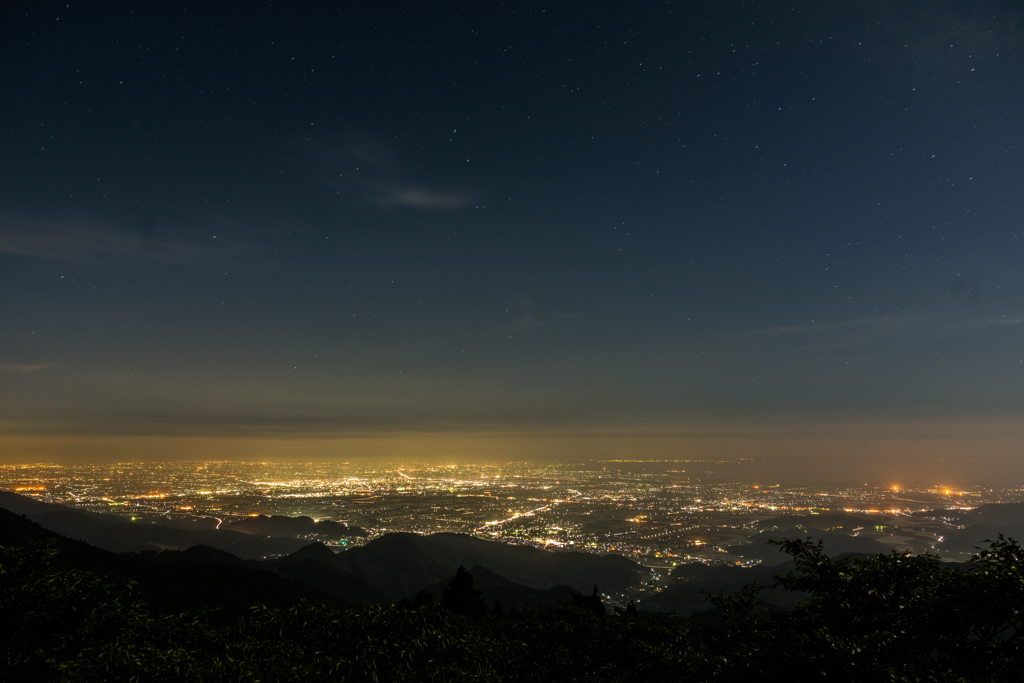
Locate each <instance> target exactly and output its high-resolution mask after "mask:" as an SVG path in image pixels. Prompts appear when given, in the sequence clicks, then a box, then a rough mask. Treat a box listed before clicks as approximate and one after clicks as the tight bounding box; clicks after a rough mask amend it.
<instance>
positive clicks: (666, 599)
mask: <svg viewBox="0 0 1024 683" xmlns="http://www.w3.org/2000/svg"><path fill="white" fill-rule="evenodd" d="M772 547H774V548H777V546H772ZM784 558H785V559H786V562H784V563H781V564H777V565H765V564H761V565H757V566H754V567H738V566H735V565H712V566H709V565H706V564H703V563H700V562H694V563H692V564H684V565H679V566H678V567H676V568H675V569H674V570H673V571H672V578H673V579H674V581H673V582H672V583H671V584H670V585H669V586H668V587H667V588H665V589H664V590H662V591H660V592H658V593H655V594H654V595H652V596H650V597H646V598H643V599H641V600H640V601H639V604H638V605H637V608H638V609H640V610H641V611H642V612H645V613H649V612H675V613H676V614H679V615H681V616H684V617H688V616H691V615H693V614H697V613H701V612H705V611H708V610H710V609H712V608H713V605H712V603H711V602H710V601H709V600H708V596H707V593H711V594H712V595H713V594H715V593H718V592H719V591H725V592H726V593H736V592H737V591H739V590H740V589H741V588H743V586H745V585H747V584H748V583H752V582H754V581H757V582H758V583H760V584H762V585H764V586H766V588H765V590H763V591H762V592H761V594H760V597H761V599H762V600H764V602H765V603H767V604H768V605H771V606H775V607H787V608H788V607H792V606H793V605H795V604H796V602H797V600H800V599H802V598H803V597H805V595H804V594H802V593H796V592H792V591H785V590H783V589H781V588H772V585H773V584H774V583H775V575H776V574H784V573H786V572H788V571H792V570H793V569H794V567H795V565H794V564H793V562H792V560H791V559H790V556H789V555H784Z"/></svg>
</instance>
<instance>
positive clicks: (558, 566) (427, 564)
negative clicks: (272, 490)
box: [334, 533, 643, 604]
mask: <svg viewBox="0 0 1024 683" xmlns="http://www.w3.org/2000/svg"><path fill="white" fill-rule="evenodd" d="M334 564H335V566H337V567H338V568H339V569H341V570H342V571H344V572H345V573H347V574H351V575H353V576H356V577H359V578H361V579H363V580H364V581H366V582H367V583H369V584H370V585H372V586H374V587H375V588H377V589H378V590H380V591H381V592H382V593H384V594H386V595H387V600H388V601H397V600H400V599H401V598H403V597H409V596H412V595H415V593H416V592H417V591H418V590H420V589H422V588H423V587H425V586H431V585H434V584H436V583H438V582H441V581H447V580H449V579H450V578H451V577H452V576H453V575H454V574H455V570H456V569H458V567H459V566H460V565H462V566H466V567H483V568H485V569H489V570H490V571H492V572H494V573H497V574H499V575H500V576H503V577H505V578H506V579H508V580H509V581H511V582H513V583H515V584H519V585H522V586H526V587H528V588H539V589H541V590H547V589H549V588H554V587H555V586H562V585H565V586H571V587H572V588H574V589H576V590H577V591H579V592H581V593H589V592H590V590H591V589H592V588H593V586H594V584H597V585H598V586H601V587H603V588H604V589H605V590H622V589H625V588H626V587H628V586H630V585H634V584H635V583H636V582H637V581H638V579H639V576H640V573H641V571H643V570H642V568H641V567H640V565H638V564H637V563H636V562H633V561H632V560H629V559H626V558H624V557H621V556H618V555H605V556H598V555H589V554H586V553H563V552H550V551H546V550H540V549H538V548H533V547H529V546H511V545H506V544H504V543H499V542H496V541H484V540H481V539H478V538H473V537H472V536H465V535H462V534H434V535H433V536H419V535H417V534H407V533H401V534H387V535H385V536H382V537H380V538H378V539H375V540H373V541H371V542H369V543H367V544H366V545H365V546H363V547H361V548H353V549H351V550H347V551H345V552H343V553H340V554H338V555H337V556H336V559H335V561H334ZM503 604H504V603H503Z"/></svg>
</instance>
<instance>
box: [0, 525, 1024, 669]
mask: <svg viewBox="0 0 1024 683" xmlns="http://www.w3.org/2000/svg"><path fill="white" fill-rule="evenodd" d="M783 546H784V549H785V550H786V551H787V552H789V553H790V554H791V555H792V556H793V558H794V560H795V562H796V565H797V569H796V571H794V572H792V573H791V574H788V575H786V576H783V577H779V583H780V584H781V585H782V586H784V587H786V588H789V589H793V590H800V591H805V592H807V593H810V596H811V597H810V598H809V599H808V600H806V601H804V602H803V603H801V604H800V605H799V606H798V607H796V608H794V609H792V610H789V611H775V610H770V609H767V608H766V607H765V606H764V605H762V604H761V603H759V601H758V599H757V594H758V588H757V587H756V586H751V587H748V588H747V589H745V590H744V591H742V592H741V593H740V594H738V595H734V596H725V595H719V596H716V597H715V598H714V599H713V601H714V602H715V604H716V605H717V606H718V607H719V608H720V614H721V616H720V618H719V619H718V620H717V621H715V622H712V623H710V624H701V625H697V624H687V623H686V622H684V621H683V620H681V619H679V618H677V617H673V616H671V615H662V616H656V617H645V618H637V617H635V616H626V615H616V616H598V615H597V614H596V613H595V610H594V609H593V605H590V604H589V602H588V601H589V600H590V599H591V598H590V597H589V596H588V597H587V598H585V599H583V600H581V601H578V602H577V604H576V605H567V606H565V607H563V608H561V609H549V610H528V611H525V612H522V613H519V614H515V615H510V616H497V615H494V614H488V613H486V612H485V611H484V610H480V609H476V608H468V607H460V608H457V609H454V608H453V609H450V607H453V605H459V604H461V603H460V602H458V601H456V600H455V598H454V597H453V594H449V595H447V600H448V602H449V603H452V604H451V605H449V606H448V607H446V606H445V604H444V602H443V601H442V603H434V602H430V601H421V602H419V603H415V604H407V605H406V606H405V607H401V606H372V607H362V608H356V609H349V610H338V609H333V608H330V607H322V606H313V605H308V604H303V605H300V606H298V607H295V608H292V609H289V610H269V609H266V608H262V607H257V608H254V609H253V610H252V611H251V614H250V615H249V616H247V617H246V618H244V619H241V620H239V621H237V622H235V623H233V624H231V625H229V626H226V627H224V626H215V625H213V623H214V620H212V619H211V618H210V617H211V616H212V615H210V614H208V613H184V614H180V615H176V616H164V617H155V616H153V615H151V614H150V613H149V612H148V611H147V610H146V608H145V606H144V605H143V604H141V603H140V602H137V601H134V600H133V599H132V586H131V585H130V584H128V583H126V582H123V581H119V580H115V579H111V578H107V577H103V576H99V575H96V574H90V573H88V572H79V571H58V570H55V569H53V568H52V559H53V555H54V552H55V551H53V550H52V548H49V547H46V546H33V547H25V548H0V681H5V682H6V681H84V680H89V681H140V682H141V681H196V682H200V681H202V682H206V681H218V682H219V681H225V682H227V681H239V682H242V681H245V682H251V683H255V682H257V681H260V682H270V681H553V680H564V681H611V682H615V681H695V682H696V681H732V680H761V681H773V680H797V681H815V680H821V681H849V682H854V681H908V682H909V681H965V682H967V681H969V682H974V681H978V682H980V681H1015V680H1020V677H1021V674H1020V672H1021V671H1022V670H1024V667H1022V665H1024V650H1022V644H1021V638H1022V635H1021V634H1022V633H1024V623H1022V611H1021V610H1022V607H1024V551H1022V549H1021V548H1020V546H1019V545H1018V544H1017V543H1016V542H1015V541H1010V540H1005V539H1003V538H1002V537H1000V538H999V540H997V541H996V542H994V543H992V544H991V546H990V547H989V548H988V549H987V550H985V551H982V552H981V553H979V555H978V556H976V557H975V558H973V559H972V560H971V561H970V562H969V563H968V564H967V565H966V566H950V565H948V564H943V563H941V562H939V560H938V558H936V557H934V556H929V555H924V556H917V557H913V556H910V555H907V554H899V553H893V554H890V555H879V556H876V557H870V558H858V559H852V560H851V559H833V558H829V557H828V556H826V555H825V554H824V552H823V551H822V548H821V546H820V545H815V544H812V543H809V542H806V541H793V542H788V541H786V542H783ZM462 580H463V582H465V580H466V579H465V577H462ZM456 587H457V585H456V582H454V581H453V588H452V590H453V591H454V590H455V588H456ZM470 588H471V586H470V587H469V588H466V589H465V590H467V591H468V590H469V589H470Z"/></svg>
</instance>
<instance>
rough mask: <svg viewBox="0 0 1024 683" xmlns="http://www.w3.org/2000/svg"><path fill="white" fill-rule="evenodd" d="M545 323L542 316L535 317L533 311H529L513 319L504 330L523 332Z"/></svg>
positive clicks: (507, 331)
mask: <svg viewBox="0 0 1024 683" xmlns="http://www.w3.org/2000/svg"><path fill="white" fill-rule="evenodd" d="M543 325H544V322H543V321H542V320H541V319H540V318H537V317H535V316H534V315H533V314H532V313H530V312H529V311H527V312H526V313H523V314H522V315H521V316H518V317H517V318H516V319H515V320H513V321H512V324H511V325H508V326H506V327H505V328H503V331H504V332H505V333H507V334H521V333H523V332H526V331H527V330H529V329H532V328H534V327H541V326H543Z"/></svg>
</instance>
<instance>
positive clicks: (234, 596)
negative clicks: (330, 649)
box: [0, 509, 349, 619]
mask: <svg viewBox="0 0 1024 683" xmlns="http://www.w3.org/2000/svg"><path fill="white" fill-rule="evenodd" d="M33 543H52V544H54V546H55V548H56V550H57V556H56V558H55V559H54V566H55V568H58V569H62V570H70V569H77V570H83V571H90V572H96V573H103V574H112V575H114V576H118V577H121V578H123V579H128V580H131V581H134V582H136V583H137V586H136V596H137V597H138V598H139V599H141V600H142V601H143V602H145V603H146V604H147V605H149V606H150V608H151V609H152V610H153V611H154V612H156V613H159V614H175V613H179V612H181V611H184V610H198V609H202V608H204V607H213V608H216V609H219V610H221V611H222V615H221V616H222V617H223V618H225V619H233V618H236V617H238V616H242V615H244V614H246V613H247V612H248V609H249V607H251V606H252V605H254V604H264V605H267V606H269V607H290V606H292V605H295V604H297V603H298V602H299V601H300V600H305V601H307V602H312V603H315V604H328V605H334V606H338V607H341V606H345V605H346V604H349V603H347V602H345V601H343V600H340V599H338V598H337V597H334V596H332V595H330V594H327V593H324V592H321V591H319V590H317V589H316V588H314V587H312V586H309V585H306V584H303V583H299V582H296V581H293V580H291V579H288V578H286V577H285V576H281V575H279V574H276V573H274V572H272V571H269V570H268V569H267V568H264V567H262V566H260V564H261V563H256V562H247V561H245V560H242V559H240V558H238V557H235V556H234V555H231V554H230V553H226V552H224V551H221V550H217V549H215V548H210V547H208V546H196V547H193V548H190V549H188V550H184V551H171V552H164V553H158V552H144V553H113V552H109V551H107V550H103V549H101V548H96V547H94V546H91V545H89V544H88V543H84V542H82V541H79V540H75V539H71V538H67V537H65V536H62V535H61V534H58V533H55V532H53V531H50V530H48V529H45V528H43V527H42V526H40V525H39V524H37V523H35V522H33V521H32V520H30V519H28V518H27V517H23V516H19V515H16V514H14V513H13V512H10V511H8V510H5V509H0V545H3V546H24V545H28V544H33ZM254 565H255V566H254Z"/></svg>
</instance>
